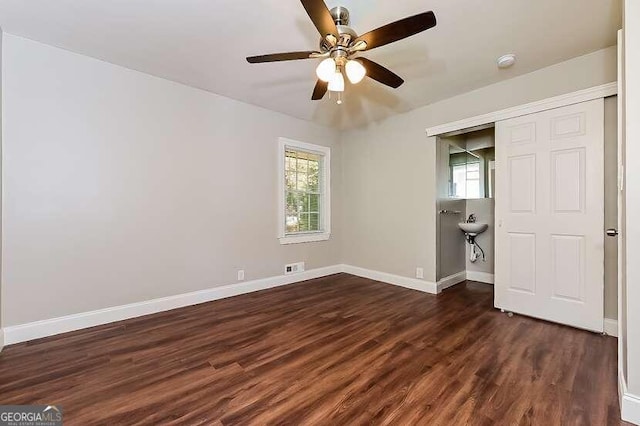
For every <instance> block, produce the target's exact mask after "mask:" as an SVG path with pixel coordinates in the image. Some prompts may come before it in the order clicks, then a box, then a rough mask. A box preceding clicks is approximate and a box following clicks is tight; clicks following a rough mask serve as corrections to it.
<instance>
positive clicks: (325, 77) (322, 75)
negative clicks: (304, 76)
mask: <svg viewBox="0 0 640 426" xmlns="http://www.w3.org/2000/svg"><path fill="white" fill-rule="evenodd" d="M335 73H336V61H334V60H333V58H327V59H325V60H324V61H322V62H320V64H319V65H318V68H316V75H317V76H318V78H319V79H320V80H322V81H324V82H327V83H328V82H329V81H331V79H332V78H333V75H334V74H335Z"/></svg>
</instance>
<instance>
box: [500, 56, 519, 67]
mask: <svg viewBox="0 0 640 426" xmlns="http://www.w3.org/2000/svg"><path fill="white" fill-rule="evenodd" d="M497 62H498V68H503V69H504V68H509V67H510V66H512V65H513V64H515V63H516V55H514V54H513V53H509V54H508V55H502V56H500V57H499V58H498V61H497Z"/></svg>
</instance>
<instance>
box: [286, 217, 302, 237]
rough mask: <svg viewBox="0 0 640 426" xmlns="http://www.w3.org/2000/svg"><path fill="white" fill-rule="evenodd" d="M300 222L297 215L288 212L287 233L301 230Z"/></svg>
mask: <svg viewBox="0 0 640 426" xmlns="http://www.w3.org/2000/svg"><path fill="white" fill-rule="evenodd" d="M299 222H300V220H299V219H298V216H297V215H290V214H287V216H286V223H285V225H286V228H287V233H290V232H298V231H299V230H300V228H299V226H298V225H299Z"/></svg>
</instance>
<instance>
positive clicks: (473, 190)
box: [467, 180, 480, 198]
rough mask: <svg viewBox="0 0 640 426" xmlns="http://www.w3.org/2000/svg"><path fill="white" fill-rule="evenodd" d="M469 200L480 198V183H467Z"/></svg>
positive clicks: (469, 181)
mask: <svg viewBox="0 0 640 426" xmlns="http://www.w3.org/2000/svg"><path fill="white" fill-rule="evenodd" d="M467 198H480V181H479V180H468V181H467Z"/></svg>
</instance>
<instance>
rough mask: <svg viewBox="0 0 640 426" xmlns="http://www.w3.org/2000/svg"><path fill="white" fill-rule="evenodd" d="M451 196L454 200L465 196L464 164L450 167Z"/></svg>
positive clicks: (465, 175)
mask: <svg viewBox="0 0 640 426" xmlns="http://www.w3.org/2000/svg"><path fill="white" fill-rule="evenodd" d="M451 186H452V188H451V195H452V196H453V197H456V198H464V197H465V196H466V186H467V168H466V166H465V165H464V164H461V165H457V166H453V167H452V182H451Z"/></svg>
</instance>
